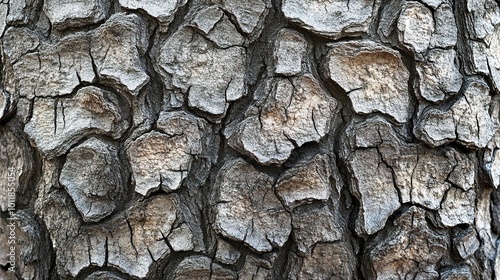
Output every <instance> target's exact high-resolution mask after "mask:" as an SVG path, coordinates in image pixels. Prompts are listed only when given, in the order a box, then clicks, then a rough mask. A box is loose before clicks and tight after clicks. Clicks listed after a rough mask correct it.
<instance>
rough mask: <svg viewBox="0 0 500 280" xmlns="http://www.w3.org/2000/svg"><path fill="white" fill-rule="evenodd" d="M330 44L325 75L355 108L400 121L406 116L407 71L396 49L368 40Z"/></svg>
mask: <svg viewBox="0 0 500 280" xmlns="http://www.w3.org/2000/svg"><path fill="white" fill-rule="evenodd" d="M329 47H330V51H329V52H328V54H327V56H326V65H324V67H325V68H326V73H327V74H326V75H327V76H328V78H329V79H331V80H332V81H333V82H335V83H336V84H338V85H339V86H340V87H341V88H342V89H343V90H344V91H346V93H347V95H348V97H349V99H350V100H351V102H352V106H353V108H354V111H356V112H357V113H361V114H370V113H374V112H381V113H384V114H387V115H389V116H391V117H393V118H394V119H395V120H396V121H398V122H400V123H404V122H406V121H407V120H408V114H409V111H410V107H409V102H410V97H409V92H408V79H409V72H408V70H407V69H406V67H405V65H404V64H403V61H402V60H401V55H400V54H399V53H398V52H397V51H395V50H393V49H390V48H387V47H384V46H382V45H379V44H377V43H375V42H371V41H351V42H342V43H334V44H330V45H329Z"/></svg>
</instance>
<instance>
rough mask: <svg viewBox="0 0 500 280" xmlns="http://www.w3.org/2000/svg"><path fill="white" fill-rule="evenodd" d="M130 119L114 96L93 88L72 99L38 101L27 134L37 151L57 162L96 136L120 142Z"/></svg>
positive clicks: (79, 91)
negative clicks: (72, 149)
mask: <svg viewBox="0 0 500 280" xmlns="http://www.w3.org/2000/svg"><path fill="white" fill-rule="evenodd" d="M126 118H127V114H126V113H124V112H123V109H122V107H121V106H120V103H119V102H118V99H117V98H116V96H114V94H113V93H111V92H108V91H104V90H101V89H99V88H97V87H93V86H90V87H84V88H81V89H80V90H78V92H77V93H76V95H75V96H74V97H72V98H63V99H53V98H43V99H41V98H40V99H35V102H34V105H33V117H32V118H31V120H30V121H29V122H28V123H27V124H26V126H25V128H24V131H25V133H26V134H28V136H29V138H30V141H32V144H33V145H34V146H35V147H37V148H38V149H39V150H40V151H41V152H42V153H43V154H44V155H45V156H46V157H48V158H53V157H56V156H60V155H62V154H64V153H66V152H67V151H68V150H69V148H70V147H71V146H73V145H74V144H76V143H77V142H78V141H80V140H81V139H83V138H84V137H86V136H89V135H92V134H100V135H109V136H111V137H113V138H115V139H117V138H119V137H120V136H121V135H122V134H123V133H124V132H125V130H126V129H127V128H128V126H129V123H128V121H127V119H126Z"/></svg>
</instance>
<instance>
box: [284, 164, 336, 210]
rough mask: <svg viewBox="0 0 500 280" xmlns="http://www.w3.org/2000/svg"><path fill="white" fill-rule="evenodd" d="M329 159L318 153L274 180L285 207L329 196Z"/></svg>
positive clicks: (321, 199)
mask: <svg viewBox="0 0 500 280" xmlns="http://www.w3.org/2000/svg"><path fill="white" fill-rule="evenodd" d="M329 167H330V161H329V160H328V157H327V156H322V155H318V156H316V157H314V159H313V160H312V162H311V163H309V164H305V165H302V166H297V167H295V168H292V169H289V170H288V171H287V172H285V174H283V175H282V176H281V178H280V179H279V180H278V182H276V194H277V195H278V197H279V198H280V200H281V201H282V202H283V204H284V205H285V207H287V208H288V209H290V210H292V209H293V208H295V207H297V206H299V205H304V204H307V203H311V202H312V201H315V200H319V201H326V200H328V199H329V198H330V193H331V185H330V179H329V178H330V168H329Z"/></svg>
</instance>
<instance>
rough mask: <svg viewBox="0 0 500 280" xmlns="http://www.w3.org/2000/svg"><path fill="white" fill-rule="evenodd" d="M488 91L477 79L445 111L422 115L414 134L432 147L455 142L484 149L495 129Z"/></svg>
mask: <svg viewBox="0 0 500 280" xmlns="http://www.w3.org/2000/svg"><path fill="white" fill-rule="evenodd" d="M489 91H490V90H489V87H488V85H487V84H486V83H485V82H483V81H481V80H475V81H472V82H470V83H469V84H468V85H467V86H466V89H465V92H464V96H463V97H461V98H460V99H459V100H457V101H456V102H455V103H454V104H453V105H452V106H451V108H449V109H448V110H446V111H443V110H439V109H430V110H428V111H426V112H424V113H423V115H422V117H421V118H420V121H419V123H417V125H416V127H415V135H416V136H417V137H419V138H420V139H421V140H422V141H424V142H426V143H427V144H429V145H432V146H440V145H443V144H447V143H450V142H452V141H454V140H456V141H458V142H459V143H461V144H463V145H465V146H467V147H471V148H484V147H486V145H487V144H488V142H489V141H490V140H491V138H492V137H493V135H494V134H495V131H496V129H497V125H496V124H495V123H494V122H493V118H492V117H491V116H490V112H489V107H490V103H491V97H490V96H489Z"/></svg>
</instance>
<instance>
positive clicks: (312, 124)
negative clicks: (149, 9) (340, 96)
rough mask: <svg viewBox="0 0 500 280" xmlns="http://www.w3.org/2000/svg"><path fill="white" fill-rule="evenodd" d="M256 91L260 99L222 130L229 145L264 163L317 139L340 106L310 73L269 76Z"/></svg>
mask: <svg viewBox="0 0 500 280" xmlns="http://www.w3.org/2000/svg"><path fill="white" fill-rule="evenodd" d="M258 91H259V92H258V93H256V94H259V95H260V96H262V98H263V99H262V100H261V101H259V102H257V104H255V106H252V107H250V108H249V109H248V110H247V112H246V113H245V119H244V120H243V121H241V122H240V123H232V124H231V125H230V126H228V127H227V128H226V130H225V131H224V134H225V136H226V138H228V141H229V145H231V146H232V147H233V148H235V149H237V150H238V151H240V152H242V153H244V154H246V155H248V156H251V157H252V158H254V159H255V160H257V161H258V162H260V163H261V164H265V165H269V164H281V163H283V162H285V161H286V160H287V159H288V157H289V156H290V154H291V152H292V150H293V149H294V148H295V147H296V146H297V147H300V146H302V145H304V144H305V143H307V142H318V141H319V140H320V139H321V138H322V137H323V136H325V135H326V134H327V133H328V131H329V130H330V128H331V124H332V122H333V120H334V118H335V117H336V116H335V114H336V113H337V112H338V110H339V109H340V108H339V107H340V105H339V104H338V102H337V101H336V100H335V99H333V98H332V97H330V96H329V95H328V93H327V92H326V91H325V90H324V89H323V88H322V87H321V85H320V84H319V82H318V81H317V80H316V79H315V78H313V77H312V76H310V75H304V76H300V77H297V78H290V79H285V78H270V79H268V80H266V81H265V83H264V84H263V85H261V87H260V88H259V89H258Z"/></svg>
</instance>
